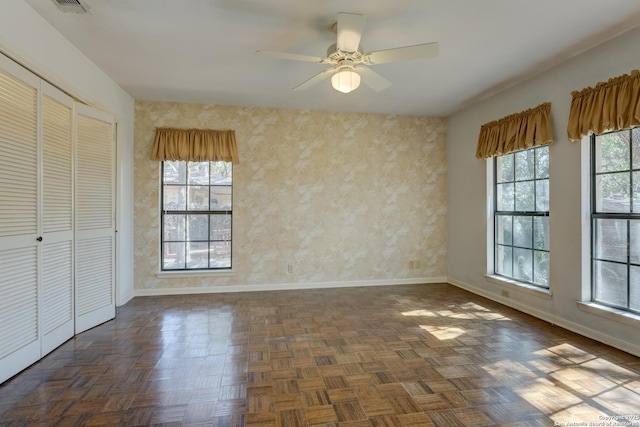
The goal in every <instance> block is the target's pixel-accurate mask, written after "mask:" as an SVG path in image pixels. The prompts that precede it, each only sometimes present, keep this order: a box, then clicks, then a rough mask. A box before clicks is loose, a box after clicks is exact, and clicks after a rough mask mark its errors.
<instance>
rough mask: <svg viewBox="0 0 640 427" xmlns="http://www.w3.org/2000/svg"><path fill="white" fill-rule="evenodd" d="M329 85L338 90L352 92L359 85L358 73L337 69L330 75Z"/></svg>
mask: <svg viewBox="0 0 640 427" xmlns="http://www.w3.org/2000/svg"><path fill="white" fill-rule="evenodd" d="M331 86H333V88H334V89H335V90H337V91H338V92H342V93H349V92H352V91H354V90H356V89H358V86H360V74H358V73H356V72H355V71H351V70H343V71H338V72H337V73H335V74H334V75H333V77H331Z"/></svg>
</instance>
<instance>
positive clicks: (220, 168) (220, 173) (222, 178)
mask: <svg viewBox="0 0 640 427" xmlns="http://www.w3.org/2000/svg"><path fill="white" fill-rule="evenodd" d="M231 170H232V165H231V163H228V162H211V181H210V184H211V185H231Z"/></svg>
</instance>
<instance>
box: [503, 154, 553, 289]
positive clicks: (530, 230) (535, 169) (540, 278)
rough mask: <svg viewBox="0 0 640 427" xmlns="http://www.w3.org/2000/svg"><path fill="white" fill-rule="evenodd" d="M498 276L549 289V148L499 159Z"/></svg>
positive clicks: (504, 156)
mask: <svg viewBox="0 0 640 427" xmlns="http://www.w3.org/2000/svg"><path fill="white" fill-rule="evenodd" d="M493 162H494V163H493V164H494V168H493V171H494V179H493V182H494V195H495V197H494V209H493V211H494V272H495V274H498V275H501V276H505V277H508V278H511V279H514V280H517V281H519V282H524V283H528V284H532V285H536V286H540V287H543V288H548V287H549V147H548V146H542V147H536V148H531V149H528V150H523V151H518V152H515V153H510V154H506V155H503V156H498V157H494V160H493Z"/></svg>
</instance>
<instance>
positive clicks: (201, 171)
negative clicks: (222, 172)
mask: <svg viewBox="0 0 640 427" xmlns="http://www.w3.org/2000/svg"><path fill="white" fill-rule="evenodd" d="M189 184H195V185H198V184H200V185H209V162H189Z"/></svg>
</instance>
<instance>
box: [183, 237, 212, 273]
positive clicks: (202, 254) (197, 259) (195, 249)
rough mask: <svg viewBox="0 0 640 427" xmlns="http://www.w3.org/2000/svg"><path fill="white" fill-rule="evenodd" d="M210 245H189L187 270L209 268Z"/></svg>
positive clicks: (198, 243) (199, 243)
mask: <svg viewBox="0 0 640 427" xmlns="http://www.w3.org/2000/svg"><path fill="white" fill-rule="evenodd" d="M208 259H209V243H208V242H189V243H187V268H209V264H208V262H207V261H208Z"/></svg>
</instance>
